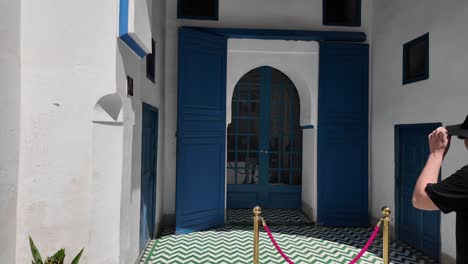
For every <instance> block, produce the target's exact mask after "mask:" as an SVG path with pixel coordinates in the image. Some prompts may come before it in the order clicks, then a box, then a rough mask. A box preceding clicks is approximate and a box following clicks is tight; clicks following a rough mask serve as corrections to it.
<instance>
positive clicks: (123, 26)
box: [119, 0, 128, 37]
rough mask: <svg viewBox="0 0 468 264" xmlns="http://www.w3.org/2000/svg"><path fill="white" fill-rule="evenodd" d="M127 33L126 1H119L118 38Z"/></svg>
mask: <svg viewBox="0 0 468 264" xmlns="http://www.w3.org/2000/svg"><path fill="white" fill-rule="evenodd" d="M127 33H128V0H120V6H119V37H121V36H123V35H125V34H127Z"/></svg>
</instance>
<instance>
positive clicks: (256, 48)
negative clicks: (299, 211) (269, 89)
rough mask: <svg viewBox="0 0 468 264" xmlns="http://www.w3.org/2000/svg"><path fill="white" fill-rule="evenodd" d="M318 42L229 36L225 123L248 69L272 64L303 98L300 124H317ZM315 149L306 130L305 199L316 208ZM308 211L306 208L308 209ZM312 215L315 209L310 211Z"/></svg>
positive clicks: (308, 204) (304, 160)
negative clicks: (233, 97)
mask: <svg viewBox="0 0 468 264" xmlns="http://www.w3.org/2000/svg"><path fill="white" fill-rule="evenodd" d="M318 62H319V45H318V43H317V42H315V41H285V40H258V39H229V40H228V54H227V78H226V123H227V124H226V125H229V124H230V123H231V118H232V113H231V111H232V108H231V105H232V96H233V93H234V89H235V86H236V84H237V83H238V82H239V80H240V79H241V78H242V77H243V76H244V75H245V74H247V73H248V72H249V71H251V70H253V69H255V68H257V67H260V66H270V67H273V68H275V69H277V70H279V71H281V72H283V73H284V74H286V76H288V77H289V78H290V79H291V81H292V82H293V83H294V85H295V86H296V90H297V92H298V94H299V101H300V107H301V110H300V124H301V126H310V125H313V126H314V127H316V126H317V108H318V107H317V106H318V104H317V98H318V97H317V95H318ZM315 153H316V149H315V133H314V131H313V129H304V130H303V163H302V164H303V170H302V202H303V204H304V203H305V208H310V209H312V208H313V210H316V208H317V207H316V205H315V201H316V199H315V197H316V181H317V180H316V178H317V174H316V170H315V166H314V164H316V157H317V156H316V155H315ZM305 211H307V209H305ZM309 214H311V215H312V216H313V217H315V216H316V215H317V213H316V211H314V212H309Z"/></svg>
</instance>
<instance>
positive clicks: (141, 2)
mask: <svg viewBox="0 0 468 264" xmlns="http://www.w3.org/2000/svg"><path fill="white" fill-rule="evenodd" d="M158 2H159V1H158ZM152 5H153V0H128V34H129V35H130V36H132V38H133V40H135V42H136V43H138V44H139V45H140V47H141V48H142V49H143V50H144V51H145V52H146V53H151V35H152V34H151V11H152Z"/></svg>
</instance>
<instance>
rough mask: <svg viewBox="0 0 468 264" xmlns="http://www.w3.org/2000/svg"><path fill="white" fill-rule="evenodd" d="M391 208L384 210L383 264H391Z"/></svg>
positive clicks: (384, 208) (385, 207)
mask: <svg viewBox="0 0 468 264" xmlns="http://www.w3.org/2000/svg"><path fill="white" fill-rule="evenodd" d="M390 213H391V211H390V208H388V207H387V206H384V207H383V208H382V215H383V217H382V221H383V224H384V228H383V253H382V255H383V256H382V259H383V264H390Z"/></svg>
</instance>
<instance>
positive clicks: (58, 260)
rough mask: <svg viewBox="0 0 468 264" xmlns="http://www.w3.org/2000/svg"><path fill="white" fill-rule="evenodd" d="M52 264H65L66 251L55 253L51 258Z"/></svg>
mask: <svg viewBox="0 0 468 264" xmlns="http://www.w3.org/2000/svg"><path fill="white" fill-rule="evenodd" d="M50 260H51V263H53V264H63V261H64V260H65V249H63V248H62V249H60V250H59V251H57V253H55V254H54V255H53V256H52V257H51V258H50Z"/></svg>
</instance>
